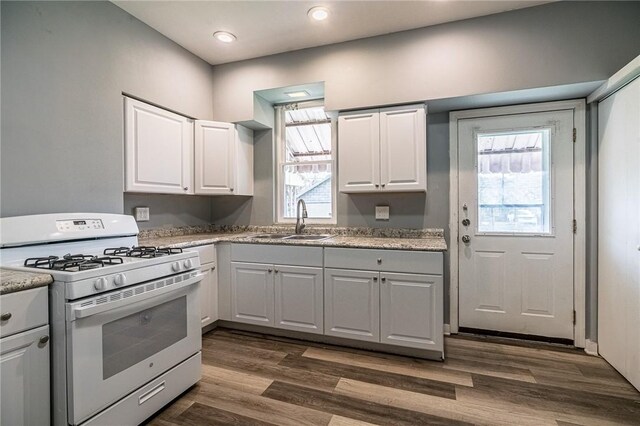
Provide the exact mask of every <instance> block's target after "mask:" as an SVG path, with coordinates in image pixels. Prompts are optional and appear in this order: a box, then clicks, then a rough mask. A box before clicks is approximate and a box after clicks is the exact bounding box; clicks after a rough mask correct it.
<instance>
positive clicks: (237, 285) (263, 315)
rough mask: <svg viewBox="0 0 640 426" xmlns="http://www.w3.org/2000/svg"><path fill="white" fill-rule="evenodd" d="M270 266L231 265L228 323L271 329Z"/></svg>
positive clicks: (271, 292)
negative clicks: (233, 322)
mask: <svg viewBox="0 0 640 426" xmlns="http://www.w3.org/2000/svg"><path fill="white" fill-rule="evenodd" d="M273 307H274V301H273V266H272V265H264V264H260V263H244V262H231V320H232V321H237V322H245V323H249V324H258V325H270V326H273Z"/></svg>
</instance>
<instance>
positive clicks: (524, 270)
mask: <svg viewBox="0 0 640 426" xmlns="http://www.w3.org/2000/svg"><path fill="white" fill-rule="evenodd" d="M573 128H574V120H573V111H572V110H565V111H552V112H536V113H530V114H514V115H502V116H497V117H484V118H472V119H466V120H460V121H459V122H458V138H459V139H458V140H459V145H458V149H459V151H458V155H459V158H458V171H459V183H458V191H459V203H458V204H459V205H458V215H459V216H458V218H459V220H458V226H459V229H458V233H459V235H460V236H465V238H466V237H469V238H470V240H469V241H468V242H466V243H465V242H464V241H463V240H462V237H461V242H460V243H459V246H458V248H459V251H458V253H459V254H458V261H459V290H460V292H459V308H460V311H459V321H460V326H461V327H468V328H475V329H485V330H496V331H507V332H512V333H520V334H529V335H540V336H547V337H557V338H564V339H571V340H573V339H574V334H573V310H574V306H573V272H574V271H573V217H574V215H573V140H572V139H573V138H572V135H573ZM515 135H519V136H518V137H521V139H516V136H515ZM500 138H502V139H500ZM527 138H529V139H527ZM531 139H535V140H537V141H538V142H537V144H538V145H535V146H533V145H532V146H523V147H522V148H518V147H517V146H516V145H514V147H513V149H516V151H515V152H514V153H512V154H506V155H505V154H504V152H503V154H500V152H501V151H500V149H501V148H498V149H497V151H496V150H493V151H491V150H490V151H489V152H484V153H481V154H479V153H478V144H480V141H481V140H482V141H490V140H498V141H502V140H515V141H516V142H515V143H516V144H517V143H519V142H518V141H520V140H531ZM496 143H498V144H499V142H496ZM536 147H537V148H536ZM532 150H537V151H536V152H535V154H534V153H533V151H532ZM485 154H490V155H488V156H486V155H485ZM545 158H546V160H545ZM481 160H482V164H483V166H482V167H481V165H480V161H481ZM538 161H540V162H541V163H542V164H539V165H538V166H537V167H540V168H541V169H542V171H539V172H536V171H533V170H534V163H535V162H538ZM518 167H520V168H521V171H522V173H521V172H520V171H519V169H518ZM481 168H483V174H482V175H481V174H479V172H480V169H481ZM510 168H513V169H516V171H515V172H514V171H509V172H508V173H505V175H502V174H501V173H493V170H505V169H510ZM487 170H489V172H487ZM545 170H547V172H546V173H548V180H546V179H545V178H544V176H545V174H546V173H545ZM525 171H527V173H526V174H525ZM487 175H488V176H506V177H503V178H502V183H501V185H502V186H503V188H507V189H505V190H504V191H505V193H506V194H507V195H503V199H502V201H501V204H499V207H496V206H498V204H496V205H495V206H492V205H489V204H483V206H482V207H479V206H478V203H479V199H478V185H479V182H480V180H479V179H480V176H487ZM528 176H534V178H530V177H528ZM523 177H524V178H523ZM491 179H493V178H491V177H490V178H489V179H488V180H487V179H486V178H485V179H484V180H483V181H482V182H494V181H495V179H493V180H491ZM536 179H537V180H536ZM483 185H485V184H483ZM488 185H489V186H490V185H493V183H489V184H488ZM509 188H511V189H509ZM540 189H542V190H541V191H539V190H540ZM483 191H484V192H483V194H485V195H483V197H484V198H485V201H486V199H490V200H493V199H495V198H499V197H498V196H496V195H495V194H492V193H491V191H495V188H493V187H491V186H490V187H489V188H488V189H485V190H483ZM526 191H528V192H531V193H537V192H541V193H542V198H545V197H547V201H544V200H543V204H547V203H548V204H549V206H550V207H549V211H548V213H547V214H545V209H544V207H539V206H533V205H531V206H528V207H527V208H525V207H521V206H524V204H521V203H523V200H522V199H518V200H516V201H513V200H514V199H516V198H518V196H519V195H518V194H519V193H524V192H526ZM547 192H548V194H547ZM487 194H488V195H487ZM513 194H516V196H515V197H514V196H513ZM537 196H538V195H536V196H530V197H521V198H523V199H524V198H536V197H537ZM465 206H466V208H465ZM504 206H509V207H504ZM481 212H482V215H480V213H481ZM488 212H491V213H488ZM505 212H507V213H505ZM532 212H539V213H535V214H534V213H532ZM464 219H467V220H469V221H470V224H469V225H467V226H465V225H463V224H462V221H463V220H464ZM516 224H517V225H516Z"/></svg>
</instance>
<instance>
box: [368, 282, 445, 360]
mask: <svg viewBox="0 0 640 426" xmlns="http://www.w3.org/2000/svg"><path fill="white" fill-rule="evenodd" d="M442 311H443V292H442V276H436V275H418V274H392V273H388V272H381V273H380V342H381V343H388V344H392V345H398V346H409V347H413V348H419V349H429V350H435V351H442V350H443V346H442V345H443V328H442V327H443V326H442V323H443V312H442Z"/></svg>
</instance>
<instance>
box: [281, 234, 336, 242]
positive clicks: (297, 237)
mask: <svg viewBox="0 0 640 426" xmlns="http://www.w3.org/2000/svg"><path fill="white" fill-rule="evenodd" d="M331 237H332V236H331V235H327V234H322V235H291V236H290V237H284V238H283V240H302V241H321V240H326V239H328V238H331Z"/></svg>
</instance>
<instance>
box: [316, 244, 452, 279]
mask: <svg viewBox="0 0 640 426" xmlns="http://www.w3.org/2000/svg"><path fill="white" fill-rule="evenodd" d="M324 265H325V267H326V268H341V269H363V270H369V271H389V272H410V273H417V274H430V275H442V268H443V265H442V253H433V252H423V251H406V250H376V249H348V248H326V249H325V251H324Z"/></svg>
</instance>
